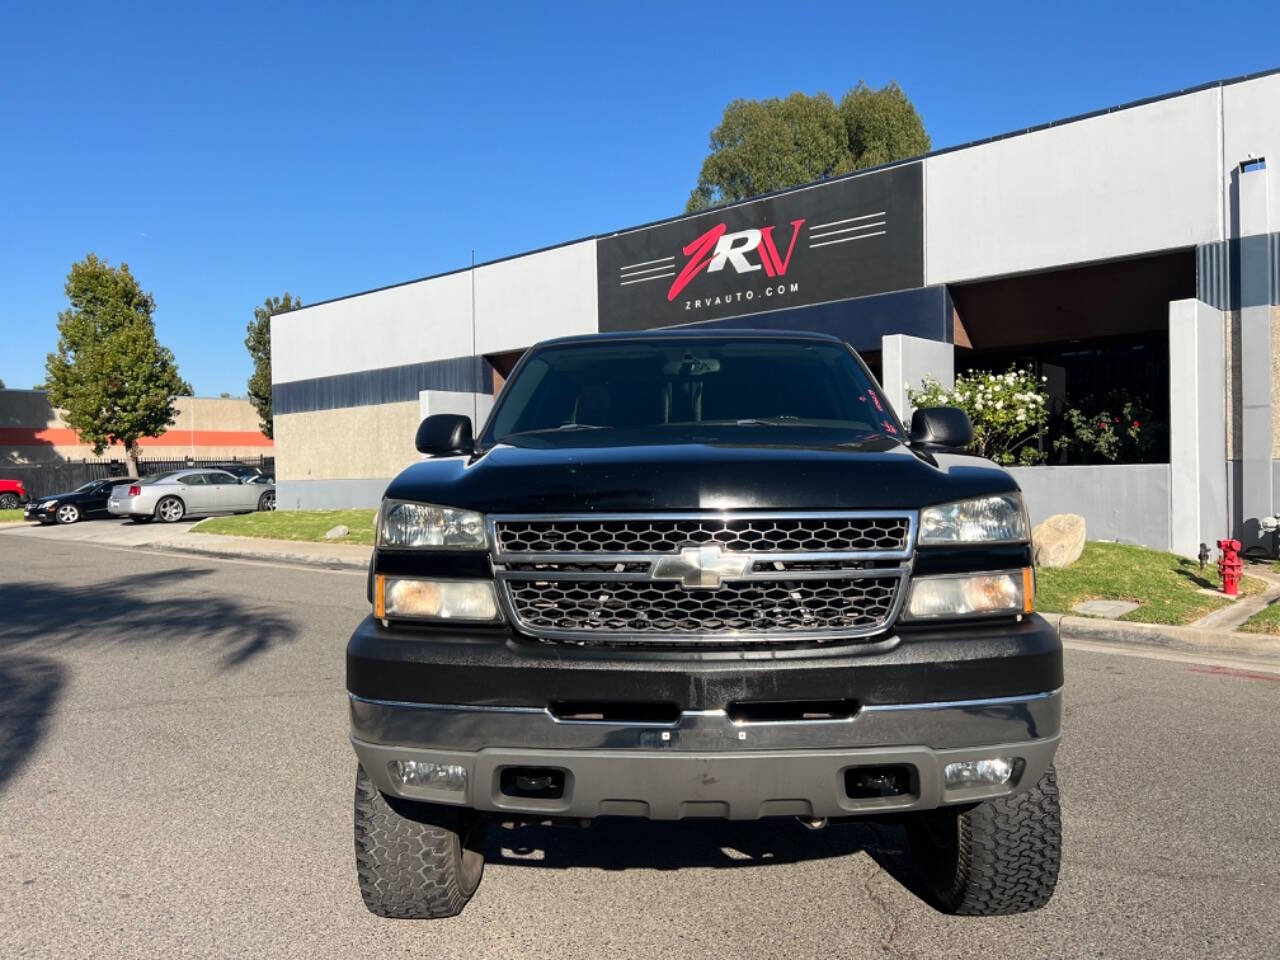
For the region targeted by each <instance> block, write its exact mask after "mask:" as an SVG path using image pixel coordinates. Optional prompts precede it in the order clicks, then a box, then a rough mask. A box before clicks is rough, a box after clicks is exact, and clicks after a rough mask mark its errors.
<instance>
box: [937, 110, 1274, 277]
mask: <svg viewBox="0 0 1280 960" xmlns="http://www.w3.org/2000/svg"><path fill="white" fill-rule="evenodd" d="M1219 96H1220V91H1219V90H1217V89H1213V90H1205V91H1202V92H1200V93H1195V94H1190V95H1187V96H1184V97H1175V98H1172V99H1169V100H1161V101H1157V102H1155V103H1150V104H1146V105H1144V106H1140V107H1132V108H1130V109H1126V110H1119V111H1116V112H1114V113H1108V114H1103V115H1100V116H1097V117H1092V118H1089V119H1087V120H1078V121H1075V122H1072V123H1064V124H1062V125H1061V126H1057V127H1050V128H1048V129H1045V130H1039V131H1035V132H1033V133H1029V134H1026V135H1025V136H1020V137H1010V138H1008V139H1004V140H997V141H994V142H992V143H987V144H981V145H979V146H975V147H970V148H967V149H964V150H957V151H955V152H954V153H944V154H941V155H939V156H936V157H930V158H929V159H927V160H926V161H925V208H926V213H925V276H926V281H925V282H926V283H929V284H934V283H947V282H952V281H959V280H972V279H978V278H982V277H992V276H1000V275H1002V274H1007V273H1017V272H1020V271H1027V270H1039V269H1044V268H1047V267H1053V266H1058V265H1062V264H1068V263H1083V262H1088V261H1094V260H1103V259H1107V258H1110V257H1121V256H1127V255H1131V254H1137V253H1148V252H1151V251H1156V250H1168V249H1172V248H1175V247H1188V246H1193V245H1195V244H1198V243H1207V242H1211V241H1213V240H1217V239H1220V236H1221V209H1222V208H1221V200H1220V191H1219V186H1218V185H1219V183H1220V172H1219V171H1220V143H1219V137H1218V123H1219ZM1272 108H1273V109H1274V100H1273V101H1272ZM1255 109H1256V108H1255Z"/></svg>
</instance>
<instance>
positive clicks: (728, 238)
mask: <svg viewBox="0 0 1280 960" xmlns="http://www.w3.org/2000/svg"><path fill="white" fill-rule="evenodd" d="M803 224H804V221H803V220H793V221H791V243H790V245H789V246H788V247H787V256H786V259H785V260H784V259H783V258H782V257H780V256H778V248H777V247H776V246H774V244H773V227H771V226H770V227H765V228H764V229H762V230H739V231H738V232H736V233H726V232H725V231H726V230H728V229H729V228H728V227H727V226H726V225H725V224H723V223H718V224H716V225H715V226H714V227H712V228H711V229H710V230H708V231H707V232H706V233H704V234H703V235H702V236H700V237H699V238H698V239H697V240H695V241H693V243H691V244H689V245H688V246H687V247H685V248H684V255H685V256H686V257H688V258H689V261H688V262H687V263H686V264H685V265H684V269H683V270H681V271H680V275H679V276H678V277H676V282H675V283H673V284H671V289H670V290H669V291H667V299H668V300H674V299H675V298H676V297H678V296H679V295H680V291H681V290H683V289H684V288H685V287H687V286H688V285H689V281H690V280H692V279H693V278H694V277H696V276H697V275H698V274H699V273H701V272H702V271H703V270H706V271H707V273H719V272H720V271H721V270H723V269H724V265H725V264H726V263H728V264H731V265H732V266H733V269H734V270H736V271H738V273H750V272H751V271H752V270H759V269H761V268H762V267H763V268H764V272H765V273H767V274H768V275H769V276H771V277H781V276H782V275H783V274H785V273H786V272H787V264H789V263H790V262H791V254H792V253H793V252H794V251H795V248H796V237H798V236H800V227H801V226H802V225H803ZM752 250H759V251H760V255H761V262H759V263H751V262H750V261H749V260H748V259H747V254H748V253H750V252H751V251H752ZM708 251H710V252H708Z"/></svg>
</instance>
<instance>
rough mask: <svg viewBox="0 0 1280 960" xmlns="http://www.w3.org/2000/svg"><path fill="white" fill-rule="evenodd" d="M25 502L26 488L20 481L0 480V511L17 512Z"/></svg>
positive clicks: (26, 498)
mask: <svg viewBox="0 0 1280 960" xmlns="http://www.w3.org/2000/svg"><path fill="white" fill-rule="evenodd" d="M27 500H28V497H27V488H26V487H24V486H23V485H22V481H21V480H0V510H17V509H18V508H19V507H20V506H22V505H23V504H24V503H26V502H27Z"/></svg>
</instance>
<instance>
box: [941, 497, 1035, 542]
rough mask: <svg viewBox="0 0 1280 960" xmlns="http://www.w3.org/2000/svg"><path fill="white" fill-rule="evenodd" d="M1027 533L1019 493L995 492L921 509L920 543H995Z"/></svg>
mask: <svg viewBox="0 0 1280 960" xmlns="http://www.w3.org/2000/svg"><path fill="white" fill-rule="evenodd" d="M1029 537H1030V530H1029V529H1028V523H1027V511H1026V509H1025V508H1024V507H1023V505H1022V496H1021V495H1020V494H1017V493H998V494H995V495H993V496H989V497H975V498H974V499H972V500H957V501H956V502H955V503H943V504H939V505H938V506H936V507H925V509H923V510H921V511H920V543H922V544H937V543H998V542H1001V541H1018V540H1026V539H1028V538H1029Z"/></svg>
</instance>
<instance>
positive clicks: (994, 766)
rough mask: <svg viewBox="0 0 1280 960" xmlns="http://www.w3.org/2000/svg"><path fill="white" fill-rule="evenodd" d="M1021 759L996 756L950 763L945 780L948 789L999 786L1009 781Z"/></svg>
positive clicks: (945, 771) (945, 773)
mask: <svg viewBox="0 0 1280 960" xmlns="http://www.w3.org/2000/svg"><path fill="white" fill-rule="evenodd" d="M1020 762H1021V761H1019V760H1017V759H1006V758H1005V757H995V758H993V759H991V760H963V761H961V762H959V763H948V764H947V768H946V770H944V771H943V774H942V776H943V780H944V781H945V782H946V785H947V789H948V790H957V789H959V788H961V787H998V786H1000V785H1001V784H1005V783H1008V782H1009V780H1010V779H1011V778H1012V777H1013V775H1014V773H1015V772H1016V770H1017V768H1018V765H1019V763H1020Z"/></svg>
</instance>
